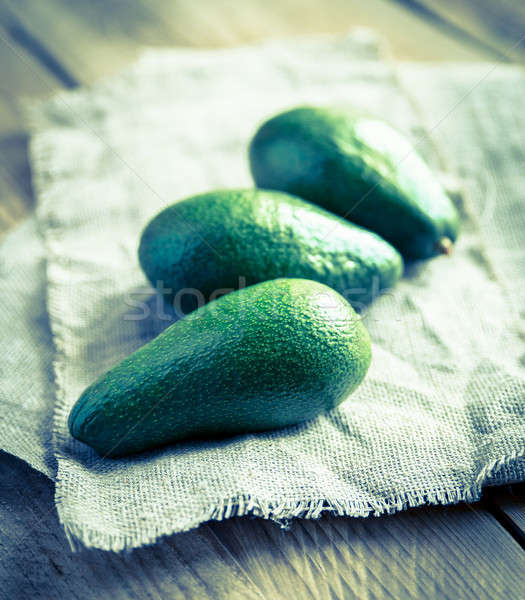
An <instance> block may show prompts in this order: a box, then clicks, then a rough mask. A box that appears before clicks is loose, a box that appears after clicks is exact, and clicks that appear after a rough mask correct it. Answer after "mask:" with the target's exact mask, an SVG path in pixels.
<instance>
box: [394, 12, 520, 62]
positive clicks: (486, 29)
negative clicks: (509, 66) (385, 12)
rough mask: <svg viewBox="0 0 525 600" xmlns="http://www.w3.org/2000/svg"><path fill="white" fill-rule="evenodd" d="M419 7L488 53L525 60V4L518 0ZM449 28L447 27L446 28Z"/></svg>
mask: <svg viewBox="0 0 525 600" xmlns="http://www.w3.org/2000/svg"><path fill="white" fill-rule="evenodd" d="M399 1H400V2H401V3H402V4H403V3H405V5H406V4H413V5H416V6H417V5H419V6H422V7H425V8H428V9H430V10H431V11H432V12H433V13H434V14H436V15H439V16H440V17H441V18H442V19H443V21H444V22H445V23H448V24H449V26H453V27H454V29H456V28H457V29H458V30H462V31H464V32H465V33H466V34H468V35H469V36H470V37H471V38H472V42H473V44H474V45H475V41H477V42H478V43H479V44H480V45H482V47H483V48H484V49H485V51H487V52H490V51H491V49H492V51H493V52H494V53H495V54H499V55H500V58H501V57H505V56H507V57H508V58H510V59H513V60H515V61H518V62H524V61H525V3H523V2H520V1H518V0H500V1H499V2H493V1H491V0H475V1H474V0H418V1H417V2H410V3H406V2H404V0H399ZM444 29H446V25H445V27H444Z"/></svg>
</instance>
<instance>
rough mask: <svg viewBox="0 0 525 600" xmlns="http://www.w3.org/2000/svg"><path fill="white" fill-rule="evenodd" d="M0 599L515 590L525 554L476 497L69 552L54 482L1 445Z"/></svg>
mask: <svg viewBox="0 0 525 600" xmlns="http://www.w3.org/2000/svg"><path fill="white" fill-rule="evenodd" d="M0 480H1V481H2V486H1V488H0V581H2V586H1V587H0V598H2V599H3V598H6V599H8V598H9V599H11V598H14V597H20V598H45V599H46V600H47V599H49V598H82V599H83V600H84V599H86V600H89V599H91V598H93V599H97V600H102V599H105V598H112V599H114V600H121V599H142V598H151V599H166V598H213V599H217V600H221V599H237V598H239V599H240V598H243V599H244V598H246V599H252V598H253V599H256V598H258V599H261V598H268V599H286V600H288V599H289V598H319V599H325V598H332V599H339V598H341V599H342V598H363V599H368V598H369V599H375V598H393V599H399V598H406V599H411V598H414V599H424V598H454V600H456V599H458V600H459V599H472V600H474V599H475V600H483V599H494V598H518V597H519V593H520V589H521V588H520V585H521V584H522V574H523V572H525V553H524V552H523V551H522V550H521V548H520V546H519V544H518V543H517V542H516V541H515V540H514V539H513V538H512V537H511V536H510V535H509V534H508V533H507V532H506V531H505V530H504V529H503V528H502V527H501V526H500V525H499V524H498V522H497V521H496V520H495V519H494V518H493V517H492V516H491V515H490V513H489V512H487V511H486V510H484V509H483V508H481V507H480V506H479V505H474V506H471V507H469V506H456V507H448V508H441V509H439V508H427V509H420V510H413V511H410V512H406V513H402V514H399V515H395V516H392V517H381V518H371V519H351V518H333V517H326V518H323V519H320V520H319V521H306V520H299V521H296V522H294V523H293V525H292V527H291V529H290V530H289V531H284V530H282V529H280V528H279V527H278V526H277V525H276V524H274V523H271V522H268V521H263V520H262V519H248V518H243V519H231V520H229V521H224V522H222V523H212V524H210V525H203V526H201V527H200V528H199V529H198V530H195V531H192V532H188V533H183V534H178V535H175V536H172V537H170V538H168V539H166V540H164V541H162V542H160V543H159V544H157V545H155V546H152V547H149V548H143V549H139V550H135V551H132V552H129V553H127V554H123V555H116V554H112V553H104V552H101V551H93V550H84V551H81V552H78V553H72V552H71V550H70V548H69V545H68V543H67V541H66V539H65V536H64V533H63V531H62V529H61V527H60V525H59V523H58V521H57V517H56V513H55V510H54V505H53V484H52V482H50V481H49V480H48V479H47V478H45V477H44V476H43V475H41V474H39V473H37V472H36V471H34V470H32V469H31V468H30V467H28V466H27V465H26V464H25V463H23V462H22V461H20V460H18V459H16V458H14V457H12V456H9V455H7V454H5V453H0Z"/></svg>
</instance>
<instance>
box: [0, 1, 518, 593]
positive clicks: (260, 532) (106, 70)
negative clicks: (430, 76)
mask: <svg viewBox="0 0 525 600" xmlns="http://www.w3.org/2000/svg"><path fill="white" fill-rule="evenodd" d="M356 25H364V26H371V27H373V28H375V29H376V30H378V31H379V33H380V34H382V35H383V36H384V37H385V38H386V39H387V40H388V41H389V43H390V45H391V48H392V52H393V54H394V56H395V57H396V58H400V59H410V60H425V61H443V60H464V61H476V60H484V61H487V60H488V61H514V62H516V61H518V62H523V61H524V59H525V43H524V42H523V40H522V41H521V42H520V43H518V42H519V40H520V37H521V36H522V35H523V34H525V5H524V4H523V3H522V2H521V3H520V2H519V0H515V1H512V0H506V1H505V2H500V3H494V2H491V1H490V0H476V1H474V0H421V1H419V2H418V1H414V0H399V1H397V2H394V1H390V2H389V1H387V0H367V1H366V2H362V1H361V0H324V1H323V2H321V1H316V0H280V1H277V0H266V1H265V2H263V1H262V0H237V1H235V0H199V1H198V2H192V1H191V0H180V1H177V2H173V1H171V2H170V1H169V0H151V1H148V0H135V1H134V2H131V0H130V1H125V0H120V1H117V0H113V1H111V2H107V1H104V0H92V1H91V2H83V1H81V0H78V1H75V2H72V1H71V0H70V1H66V0H41V1H38V0H0V44H1V49H0V73H1V75H0V78H1V79H0V81H1V84H0V232H2V233H5V232H6V231H7V230H8V229H9V228H11V227H12V226H13V225H14V224H15V223H16V222H18V221H20V220H22V219H24V218H25V217H26V216H27V215H28V214H29V212H30V211H31V210H32V208H33V205H34V197H33V192H32V188H31V177H30V171H29V165H28V160H27V134H26V131H25V129H24V125H23V121H22V118H21V115H20V111H19V109H18V106H17V100H19V99H20V98H21V97H23V96H31V97H42V96H45V95H49V94H51V93H53V92H55V91H57V90H60V89H63V88H73V87H76V86H77V85H81V84H84V83H90V82H92V81H94V80H96V79H98V78H100V77H101V76H104V75H108V74H110V73H112V72H115V70H117V69H118V68H119V67H121V66H123V65H125V64H126V63H128V62H129V61H131V60H132V59H133V58H134V57H135V56H136V55H137V54H138V53H139V52H140V50H141V48H143V47H144V46H146V45H164V46H166V45H179V46H180V45H183V46H208V47H210V46H211V47H214V46H225V45H233V44H239V43H242V42H247V41H253V40H256V39H261V38H266V37H280V36H284V35H288V34H299V33H312V32H338V31H345V30H348V29H349V28H351V27H352V26H356ZM0 481H1V486H0V597H1V598H10V599H11V598H17V597H20V598H45V599H49V598H62V597H63V598H82V599H84V598H97V599H101V598H115V599H118V600H120V599H124V598H151V599H156V598H159V599H165V598H199V599H200V598H272V599H273V598H323V599H324V598H353V597H357V598H396V599H397V598H454V599H459V598H472V599H476V600H477V599H481V598H509V599H518V598H525V577H524V574H525V552H524V551H523V547H524V544H525V487H524V486H523V485H521V486H514V487H513V488H493V489H488V490H487V491H486V493H485V495H484V498H483V501H482V502H480V503H477V504H473V505H459V506H453V507H441V508H422V509H417V510H411V511H408V512H405V513H402V514H398V515H395V516H392V517H381V518H369V519H350V518H331V517H324V518H322V519H320V520H319V521H303V520H298V521H296V522H295V523H294V524H293V526H292V528H291V530H290V531H283V530H281V529H279V527H278V526H277V525H275V524H273V523H269V522H266V521H263V520H260V519H248V518H242V519H231V520H229V521H226V522H222V523H211V524H206V525H203V526H201V527H200V528H199V529H198V530H196V531H192V532H189V533H185V534H179V535H176V536H173V537H171V538H169V539H167V540H165V541H163V542H161V543H159V544H157V545H155V546H153V547H151V548H144V549H140V550H137V551H134V552H131V553H129V554H126V555H114V554H110V553H104V552H99V551H87V550H86V551H82V552H80V553H77V554H72V553H71V551H70V549H69V546H68V543H67V541H66V539H65V536H64V533H63V531H62V530H61V528H60V525H59V523H58V520H57V517H56V512H55V510H54V505H53V483H52V482H51V481H49V480H48V479H47V478H45V477H44V476H43V475H41V474H39V473H37V472H36V471H33V470H32V469H31V468H29V467H28V466H27V465H25V463H23V462H22V461H20V460H18V459H16V458H14V457H12V456H9V455H7V454H4V453H0Z"/></svg>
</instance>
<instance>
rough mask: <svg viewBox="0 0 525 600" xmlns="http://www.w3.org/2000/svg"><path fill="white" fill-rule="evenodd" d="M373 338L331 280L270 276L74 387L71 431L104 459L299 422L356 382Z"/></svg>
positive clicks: (334, 403) (335, 402) (178, 323)
mask: <svg viewBox="0 0 525 600" xmlns="http://www.w3.org/2000/svg"><path fill="white" fill-rule="evenodd" d="M369 364H370V339H369V337H368V332H367V331H366V329H365V327H364V325H363V324H362V322H361V319H360V317H359V316H358V315H357V314H356V313H355V312H354V310H353V309H352V307H351V306H350V305H349V304H348V303H347V302H346V301H345V300H344V298H343V297H342V296H341V295H340V294H338V293H337V292H335V291H334V290H332V289H331V288H329V287H327V286H325V285H323V284H320V283H317V282H314V281H308V280H304V279H277V280H274V281H267V282H264V283H260V284H258V285H254V286H252V287H249V288H246V289H243V290H239V291H236V292H233V293H231V294H228V295H225V296H222V297H221V298H219V299H218V300H216V301H215V302H211V303H209V304H207V305H206V306H204V307H202V308H199V309H198V310H196V311H194V312H192V313H191V314H190V315H188V316H187V317H185V318H183V319H181V320H179V321H176V322H175V323H173V324H172V325H171V326H170V327H168V328H167V329H166V330H165V331H164V332H163V333H161V334H160V335H159V336H158V337H156V338H155V339H154V340H152V341H151V342H149V343H148V344H146V345H145V346H143V347H142V348H140V349H139V350H137V351H136V352H134V353H133V354H131V355H130V356H129V357H128V358H126V359H125V360H124V361H123V362H121V363H120V364H119V365H118V366H116V367H114V368H113V369H111V370H110V371H109V372H107V373H106V374H105V375H103V376H102V377H101V378H100V379H99V380H98V381H97V382H96V383H94V384H93V385H91V386H90V387H88V388H87V389H86V390H85V391H84V393H83V394H82V395H81V396H80V398H79V399H78V401H77V403H76V404H75V406H74V407H73V409H72V411H71V414H70V415H69V429H70V431H71V434H72V435H73V436H74V437H75V438H77V439H78V440H80V441H82V442H85V443H86V444H88V445H89V446H91V447H92V448H94V449H95V450H96V451H97V452H98V453H99V454H100V455H101V456H104V457H105V456H110V457H117V456H124V455H127V454H131V453H134V452H140V451H142V450H146V449H149V448H154V447H157V446H160V445H163V444H167V443H172V442H177V441H179V440H184V439H188V438H200V439H202V438H217V437H223V436H225V435H231V434H239V433H247V432H255V431H264V430H269V429H274V428H279V427H285V426H287V425H294V424H297V423H300V422H302V421H305V420H307V419H312V418H314V417H316V416H317V415H319V414H320V413H322V412H324V411H328V410H330V409H332V408H334V407H335V406H337V405H338V404H339V403H340V402H342V401H343V400H344V399H345V398H346V397H347V396H348V394H350V393H351V392H352V391H353V390H354V389H355V388H356V387H357V386H358V385H359V383H360V382H361V380H362V379H363V377H364V376H365V374H366V371H367V369H368V366H369Z"/></svg>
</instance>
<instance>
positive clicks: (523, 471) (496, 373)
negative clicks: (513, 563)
mask: <svg viewBox="0 0 525 600" xmlns="http://www.w3.org/2000/svg"><path fill="white" fill-rule="evenodd" d="M523 97H525V76H524V74H523V73H522V71H520V70H519V69H518V68H515V67H498V68H496V69H493V68H492V67H491V66H490V65H486V64H484V65H448V66H428V65H427V66H421V65H420V66H418V65H406V64H404V65H393V64H391V63H389V62H388V61H384V60H382V59H381V56H380V52H379V50H378V44H377V43H376V41H375V40H374V39H373V38H371V37H370V36H367V35H364V34H362V33H357V34H354V35H350V36H346V37H338V38H318V39H307V40H292V41H288V42H275V43H270V44H266V45H262V46H254V47H249V48H239V49H233V50H222V51H194V50H191V51H190V50H167V51H151V52H149V53H147V54H145V55H144V56H143V57H142V58H141V60H140V61H139V62H138V63H137V64H135V65H133V66H132V67H131V68H129V69H128V70H127V71H125V72H124V73H122V74H121V75H119V76H117V77H115V78H113V79H111V80H109V81H106V82H103V83H101V84H99V85H97V86H95V87H94V88H92V89H80V90H78V91H74V92H68V93H65V94H62V95H60V96H57V97H55V98H53V99H52V100H50V101H47V102H46V103H44V104H43V105H40V106H39V107H38V108H35V109H33V110H32V111H31V118H32V123H33V137H32V142H31V159H32V167H33V173H34V183H35V188H36V193H37V198H38V209H37V215H36V217H35V218H34V219H32V220H31V221H30V222H28V223H26V224H25V225H23V226H22V227H21V228H20V229H18V230H17V231H15V232H14V233H12V234H11V235H10V236H9V237H8V239H7V240H6V241H4V243H3V245H2V248H1V250H0V269H1V277H0V298H1V300H2V302H3V307H4V310H3V311H2V313H1V315H0V319H1V324H0V348H1V349H2V361H1V363H0V369H1V370H2V384H1V388H0V400H1V402H2V404H3V410H2V413H3V415H2V422H1V423H0V433H1V440H2V447H3V448H4V449H5V450H7V451H8V452H11V453H13V454H16V455H18V456H20V457H21V458H23V459H25V460H27V461H28V462H29V463H30V464H32V465H33V466H34V467H35V468H37V469H40V470H41V471H43V472H45V473H47V474H48V475H49V476H52V477H54V478H55V479H56V504H57V509H58V514H59V517H60V520H61V522H62V523H63V525H64V527H65V530H66V532H67V533H68V535H69V536H70V539H71V540H73V541H80V542H81V543H83V544H85V545H87V546H95V547H98V548H104V549H108V550H109V549H111V550H120V549H123V548H131V547H134V546H139V545H142V544H147V543H151V542H153V541H154V540H156V539H157V538H158V537H159V536H161V535H164V534H170V533H172V532H177V531H182V530H185V529H188V528H191V527H195V526H197V525H198V524H199V523H201V522H203V521H206V520H208V519H224V518H227V517H229V516H232V515H242V514H247V513H250V514H254V515H260V516H262V517H266V518H271V519H275V520H279V521H282V522H286V521H287V520H288V519H290V518H292V517H309V518H313V517H317V516H319V515H320V514H321V513H322V512H323V511H331V512H333V513H336V514H338V515H350V516H367V515H380V514H382V513H390V512H395V511H398V510H402V509H404V508H406V507H409V506H417V505H420V504H424V503H433V504H435V503H450V502H458V501H461V500H467V501H472V500H475V499H477V498H479V496H480V494H481V488H482V486H484V485H487V484H494V483H503V482H511V481H517V480H521V479H524V478H525V461H524V459H523V454H524V446H525V444H524V440H525V424H524V414H525V373H524V368H523V367H524V363H525V348H524V347H523V346H524V344H523V342H524V339H525V328H524V327H523V312H522V314H521V315H520V312H519V311H520V310H522V307H523V306H524V305H525V303H524V300H525V298H524V292H523V289H524V286H523V280H524V274H525V264H524V253H523V242H524V231H525V210H524V204H523V202H524V192H523V189H524V185H523V184H524V180H523V177H524V171H523V157H524V155H525V144H524V139H525V136H524V133H525V113H524V111H523V102H522V100H523ZM347 102H350V103H352V104H353V105H357V106H358V107H363V108H365V109H367V110H368V111H372V112H374V113H377V114H378V115H380V116H382V117H383V118H385V119H387V120H389V121H390V122H392V123H393V124H394V125H395V126H396V127H398V128H399V129H400V130H402V131H404V132H405V133H406V134H407V136H408V137H409V138H411V139H412V140H413V141H417V142H418V145H417V147H418V150H419V151H420V152H422V153H423V154H424V155H425V156H426V158H427V159H428V160H429V162H430V163H431V164H432V165H433V167H434V168H435V169H436V172H437V173H438V176H440V177H442V178H443V180H444V181H445V182H446V183H447V185H448V186H449V188H454V189H455V193H454V199H455V201H456V202H457V203H458V205H459V208H460V210H461V214H462V217H463V222H464V225H463V232H462V235H461V238H460V239H459V242H458V244H457V247H456V249H455V253H454V255H453V256H452V257H451V258H445V257H443V258H437V259H435V260H432V261H428V262H425V263H422V264H416V265H411V266H409V267H408V268H407V272H406V275H405V277H404V278H403V280H402V281H401V282H400V284H399V285H398V286H397V288H396V289H395V290H394V291H393V292H392V293H390V294H388V295H386V296H384V297H382V298H380V299H379V300H378V301H377V302H376V303H375V304H374V305H373V306H372V308H371V309H370V310H368V311H367V312H366V314H365V315H364V319H365V324H366V325H367V327H368V328H369V330H370V333H371V336H372V340H373V361H372V366H371V369H370V371H369V375H368V376H367V378H366V380H365V382H364V383H363V384H362V386H361V387H360V388H359V389H358V391H357V392H356V393H355V394H353V395H352V396H351V398H349V399H348V401H345V402H344V403H343V404H342V405H341V407H340V408H339V409H338V410H336V411H334V412H332V413H331V414H328V415H325V416H321V417H320V418H318V419H317V420H315V421H313V422H310V423H307V424H305V425H302V426H299V427H292V428H289V429H287V430H285V431H278V432H274V433H268V434H261V435H247V436H238V437H235V438H231V439H227V440H223V441H221V442H216V441H208V442H205V443H184V444H178V445H174V446H171V447H167V448H164V449H162V450H157V451H154V452H149V453H144V454H141V455H137V456H135V457H133V458H128V459H121V460H100V459H99V458H98V456H97V455H96V454H95V453H94V452H93V451H91V450H90V449H89V448H88V447H86V446H84V445H82V444H80V443H78V442H76V441H75V440H73V439H72V438H71V437H70V436H69V434H68V431H67V427H66V419H67V413H68V411H69V409H70V407H71V406H72V404H73V403H74V401H75V400H76V398H77V397H78V395H79V393H80V392H81V391H82V389H83V388H84V387H85V386H86V385H88V384H89V383H91V382H92V381H93V380H94V379H95V378H96V377H97V376H98V375H99V374H100V373H102V372H103V371H104V370H106V369H108V368H109V367H111V366H112V365H114V364H115V363H117V362H118V361H119V360H121V359H122V358H123V357H124V356H126V355H127V354H129V353H130V352H132V351H133V350H134V349H136V348H137V347H139V346H140V345H142V344H144V343H145V342H147V341H148V340H149V339H151V338H152V337H153V336H154V335H156V334H157V333H159V332H160V331H161V330H162V329H163V328H164V327H165V326H166V325H167V324H169V321H168V320H166V319H164V318H162V315H163V314H164V313H163V312H160V311H159V305H158V304H157V301H156V299H155V298H152V297H151V290H150V288H149V287H148V286H147V284H146V281H145V278H144V276H143V275H142V273H141V271H140V269H139V267H138V263H137V253H136V249H137V243H138V238H139V234H140V231H141V228H142V227H143V225H144V224H145V223H146V221H147V220H148V219H149V218H150V217H151V216H152V215H153V214H154V213H156V212H157V211H158V210H159V209H160V208H162V207H163V206H165V205H167V204H169V203H172V202H174V201H176V200H177V199H180V198H182V197H184V196H186V195H189V194H193V193H197V192H202V191H206V190H208V189H210V188H216V187H228V186H233V187H239V186H249V185H251V180H250V176H249V172H248V166H247V160H246V147H247V142H248V140H249V138H250V136H251V135H252V134H253V132H254V130H255V128H256V127H257V125H258V124H259V122H260V121H261V120H262V119H263V118H265V117H267V116H269V115H271V114H272V113H274V112H276V111H278V110H281V109H284V108H288V107H291V106H293V105H296V104H304V103H321V104H327V103H347ZM425 130H426V132H429V133H430V136H428V135H427V134H426V133H425ZM431 140H433V141H431ZM141 302H146V307H147V309H146V310H144V306H142V308H140V309H138V308H137V307H138V306H140V303H141ZM46 309H47V310H46ZM138 313H140V314H147V317H146V318H137V314H138ZM47 317H49V321H48V318H47ZM520 319H521V320H520ZM52 342H54V344H53V343H52ZM52 363H53V364H52ZM53 405H54V406H55V414H54V427H53V429H54V440H53V443H52V444H51V441H50V432H51V413H52V411H53ZM53 454H54V456H53ZM55 459H56V464H55Z"/></svg>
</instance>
